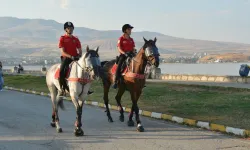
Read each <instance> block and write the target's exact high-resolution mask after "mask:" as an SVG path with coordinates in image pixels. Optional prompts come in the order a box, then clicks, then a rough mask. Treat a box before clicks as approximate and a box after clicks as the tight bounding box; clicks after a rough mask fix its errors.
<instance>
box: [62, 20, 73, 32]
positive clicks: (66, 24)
mask: <svg viewBox="0 0 250 150" xmlns="http://www.w3.org/2000/svg"><path fill="white" fill-rule="evenodd" d="M68 27H72V28H73V29H74V24H73V23H72V22H69V21H68V22H66V23H65V24H64V30H65V29H66V28H68Z"/></svg>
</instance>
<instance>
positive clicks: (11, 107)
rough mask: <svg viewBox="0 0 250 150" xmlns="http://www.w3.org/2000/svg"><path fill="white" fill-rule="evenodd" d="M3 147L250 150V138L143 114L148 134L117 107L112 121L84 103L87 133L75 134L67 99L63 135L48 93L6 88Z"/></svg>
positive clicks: (0, 109)
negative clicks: (131, 124) (56, 124)
mask: <svg viewBox="0 0 250 150" xmlns="http://www.w3.org/2000/svg"><path fill="white" fill-rule="evenodd" d="M0 102H1V103H0V150H19V149H20V150H21V149H23V150H27V149H30V150H33V149H34V150H43V149H53V150H56V149H84V150H214V149H226V150H238V149H243V150H247V149H250V141H249V140H243V139H238V138H234V137H231V136H227V135H223V134H220V133H215V132H211V131H206V130H202V129H197V128H191V127H185V126H182V125H178V124H174V123H169V122H165V121H159V120H155V119H151V118H146V117H141V120H142V123H143V125H144V127H145V130H146V131H145V132H143V133H139V132H137V131H136V129H135V127H127V125H126V120H127V113H126V118H125V122H123V123H122V122H120V121H119V120H118V116H119V114H118V112H116V111H112V112H111V113H112V116H113V119H114V121H115V122H114V123H109V122H108V120H107V117H106V114H105V113H104V109H102V108H98V107H94V106H87V105H85V106H84V109H83V129H84V132H85V136H83V137H75V136H74V135H73V130H74V121H75V118H76V113H75V108H74V106H73V104H72V103H71V102H68V101H65V107H66V109H67V110H66V111H62V110H59V113H60V114H59V117H60V121H61V127H62V129H63V133H57V132H56V130H55V128H52V127H51V126H50V121H51V102H50V99H49V98H48V97H43V96H37V95H32V94H26V93H21V92H15V91H8V90H4V91H2V92H0Z"/></svg>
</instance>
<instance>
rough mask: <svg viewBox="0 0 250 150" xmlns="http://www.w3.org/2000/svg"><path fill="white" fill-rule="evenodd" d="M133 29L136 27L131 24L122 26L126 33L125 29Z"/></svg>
mask: <svg viewBox="0 0 250 150" xmlns="http://www.w3.org/2000/svg"><path fill="white" fill-rule="evenodd" d="M129 28H130V29H133V28H134V27H133V26H131V25H130V24H125V25H123V26H122V32H123V33H125V31H126V30H127V29H129Z"/></svg>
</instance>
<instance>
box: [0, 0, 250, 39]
mask: <svg viewBox="0 0 250 150" xmlns="http://www.w3.org/2000/svg"><path fill="white" fill-rule="evenodd" d="M0 3H1V9H0V16H12V17H18V18H40V19H53V20H55V21H57V22H60V23H64V22H66V21H72V22H73V23H74V25H75V26H78V27H88V28H92V29H97V30H121V27H122V25H123V24H125V23H129V24H131V25H133V26H134V27H135V28H134V30H133V31H153V32H160V33H163V34H165V35H170V36H174V37H181V38H187V39H201V40H212V41H228V42H239V43H248V44H250V0H0Z"/></svg>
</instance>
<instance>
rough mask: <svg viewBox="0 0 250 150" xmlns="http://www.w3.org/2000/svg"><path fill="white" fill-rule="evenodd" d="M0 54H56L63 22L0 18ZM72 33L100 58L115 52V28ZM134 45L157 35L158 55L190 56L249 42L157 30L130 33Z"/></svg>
mask: <svg viewBox="0 0 250 150" xmlns="http://www.w3.org/2000/svg"><path fill="white" fill-rule="evenodd" d="M0 22H1V24H0V56H1V57H9V56H16V57H21V56H46V55H50V56H58V55H59V49H58V46H57V45H58V39H59V37H60V36H61V35H62V34H64V31H63V24H61V23H58V22H56V21H54V20H44V19H20V18H14V17H0ZM74 34H75V35H77V36H78V37H79V39H80V40H81V42H82V45H83V46H86V45H87V44H88V45H90V48H95V47H96V46H100V52H101V54H103V56H104V57H113V56H115V55H117V50H116V42H117V39H118V37H119V36H120V35H121V34H122V33H121V31H118V30H109V31H100V30H95V29H89V28H85V27H76V29H75V31H74ZM132 37H133V38H134V40H135V42H136V48H137V49H140V47H141V46H142V45H143V37H145V38H147V39H149V38H150V39H153V38H154V37H157V39H158V41H157V46H158V48H159V51H160V53H161V54H166V55H173V54H174V55H191V54H192V53H203V52H206V53H225V52H239V53H249V52H250V44H241V43H229V42H216V41H204V40H192V39H184V38H177V37H172V36H168V35H164V34H161V33H157V32H147V31H143V32H133V33H132Z"/></svg>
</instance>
